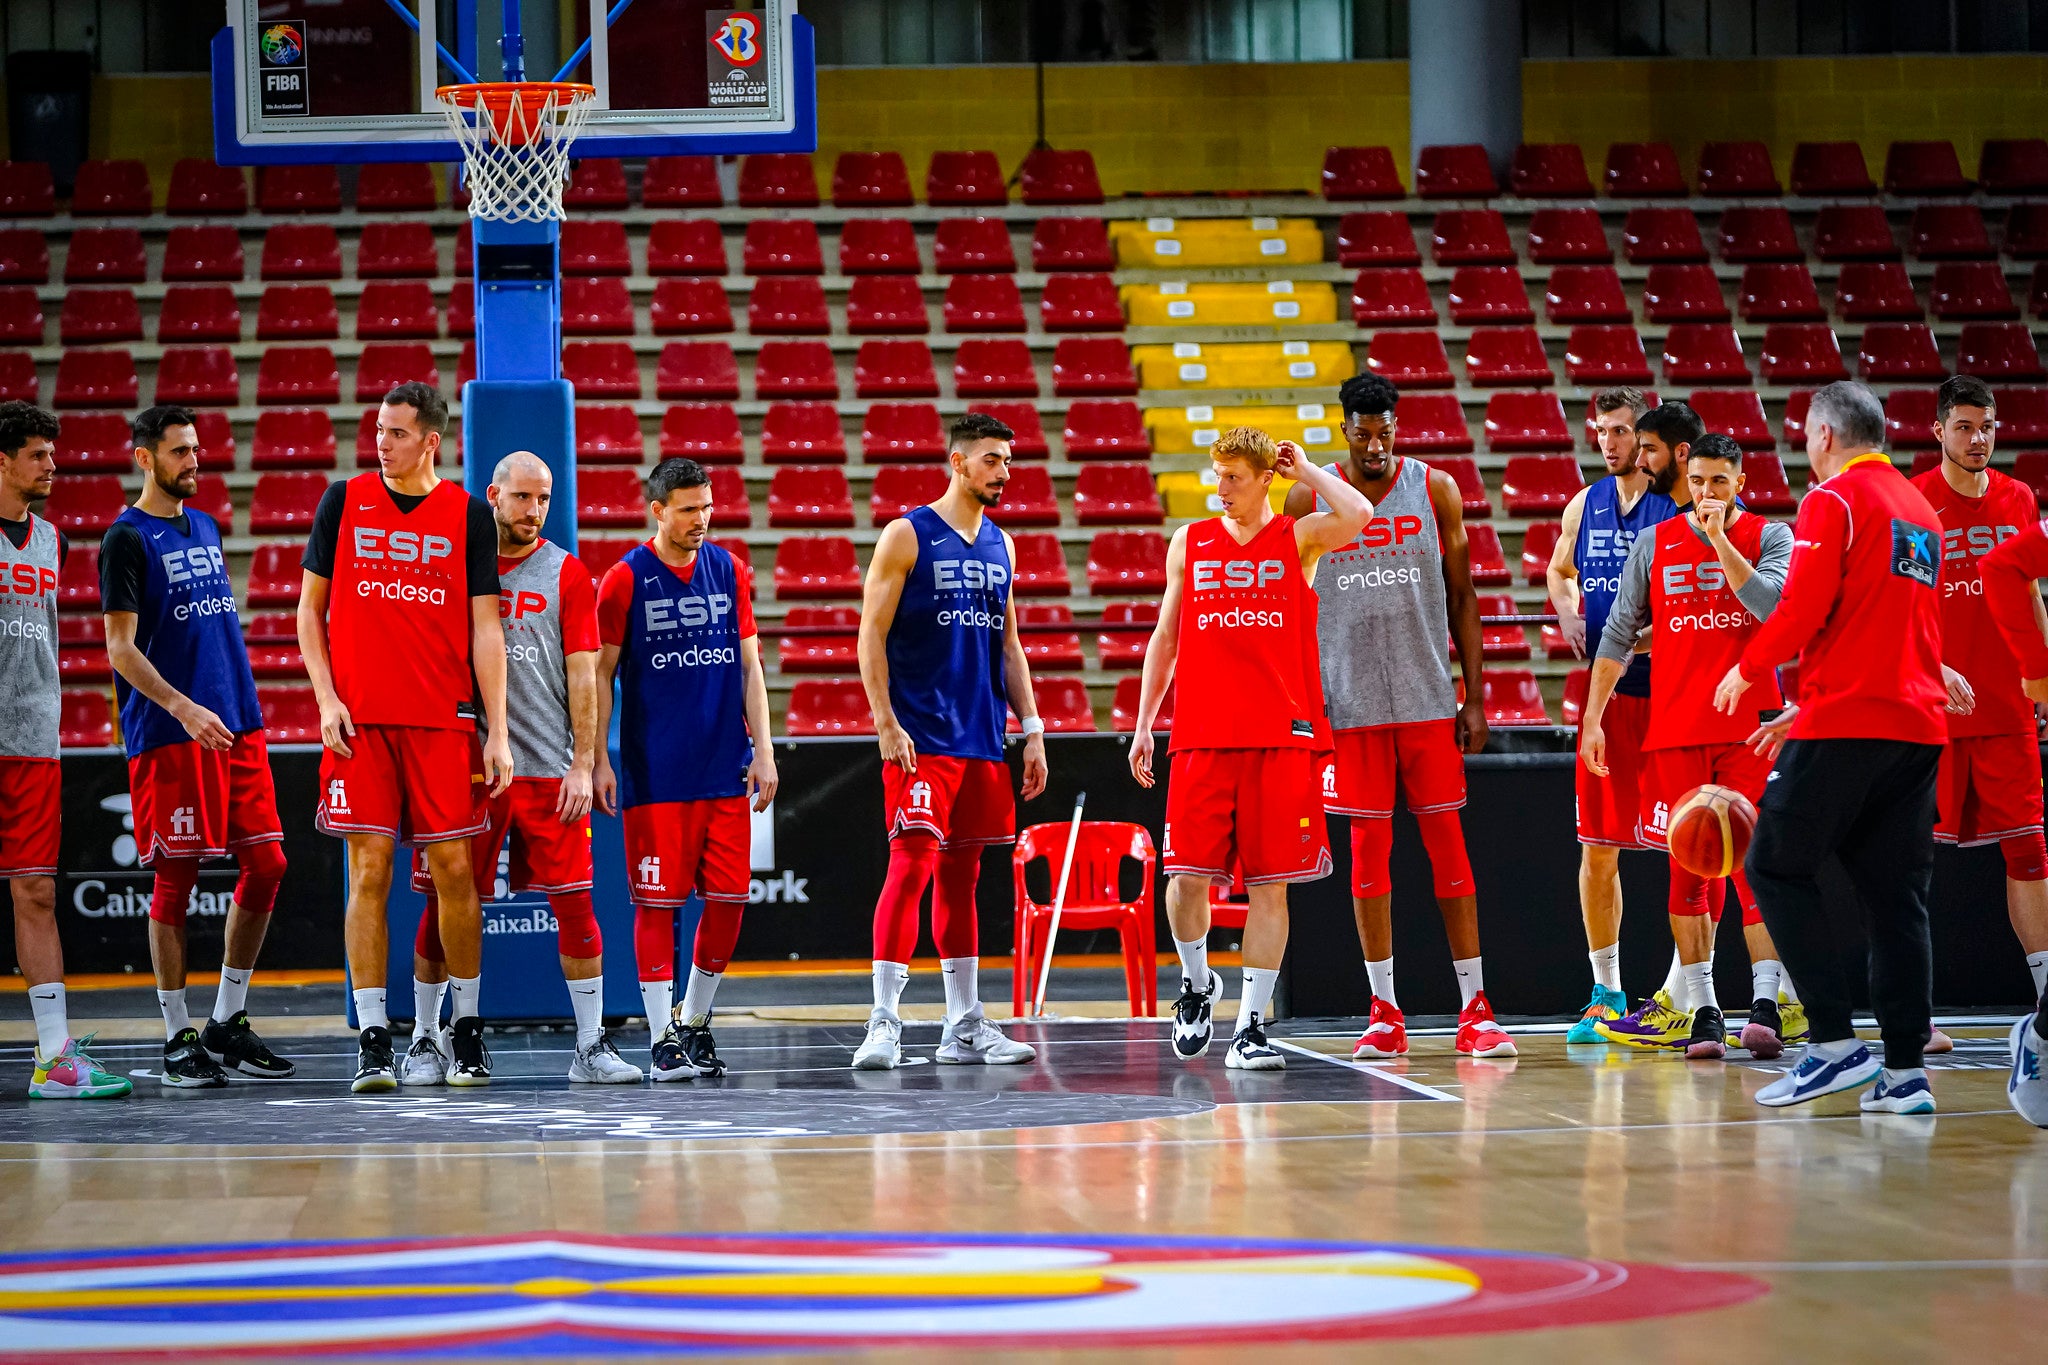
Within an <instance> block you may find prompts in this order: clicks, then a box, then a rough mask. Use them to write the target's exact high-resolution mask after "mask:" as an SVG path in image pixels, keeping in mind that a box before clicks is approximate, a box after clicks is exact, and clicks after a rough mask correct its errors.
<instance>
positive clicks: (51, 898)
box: [0, 402, 132, 1100]
mask: <svg viewBox="0 0 2048 1365" xmlns="http://www.w3.org/2000/svg"><path fill="white" fill-rule="evenodd" d="M56 440H57V418H56V415H55V414H54V413H50V412H46V411H44V410H43V409H42V408H39V407H37V406H36V405H35V404H33V403H22V402H7V403H0V809H4V810H5V811H6V813H7V818H6V819H4V820H0V880H5V881H6V882H7V883H8V888H9V891H10V894H11V895H12V897H13V901H14V959H15V961H16V962H17V963H19V964H20V966H21V974H22V976H23V977H24V978H26V979H27V981H28V1003H29V1009H30V1010H31V1012H33V1013H34V1015H35V1022H36V1054H35V1070H34V1072H33V1073H32V1074H31V1076H30V1078H29V1083H28V1093H29V1094H31V1095H33V1096H35V1097H36V1098H38V1099H46V1100H99V1099H111V1098H113V1097H115V1096H117V1095H125V1094H127V1093H128V1092H129V1090H130V1089H132V1086H131V1085H130V1083H129V1081H128V1079H127V1077H125V1076H116V1075H114V1074H113V1073H112V1072H110V1071H107V1070H105V1069H104V1068H103V1067H101V1066H100V1064H99V1063H98V1062H96V1061H94V1060H93V1058H92V1056H91V1054H89V1053H88V1052H87V1051H86V1050H85V1048H86V1044H87V1043H89V1042H91V1041H92V1040H91V1039H90V1038H73V1037H72V1036H71V1021H70V1018H69V1016H68V1014H67V1013H66V1010H65V1002H64V946H63V944H62V943H61V942H60V941H59V940H58V937H57V876H56V873H57V848H58V844H59V842H60V839H59V835H60V833H61V828H60V826H61V821H62V819H63V810H64V803H63V795H62V791H61V785H62V769H61V768H60V766H59V763H58V720H59V715H60V712H61V709H62V703H63V693H62V689H61V688H60V686H59V684H58V677H57V577H58V574H59V572H60V571H61V570H62V569H63V567H64V556H65V553H66V548H67V547H66V545H65V541H64V533H63V532H62V531H59V530H58V529H57V528H56V527H55V526H52V525H51V524H50V523H49V522H47V521H45V520H43V519H42V518H41V517H39V516H37V515H35V510H34V509H36V508H38V507H41V506H42V505H43V503H44V502H45V501H46V500H47V499H48V498H49V496H50V489H51V487H52V486H53V485H54V484H55V482H56V473H57V458H56V455H57V450H56V445H55V442H56Z"/></svg>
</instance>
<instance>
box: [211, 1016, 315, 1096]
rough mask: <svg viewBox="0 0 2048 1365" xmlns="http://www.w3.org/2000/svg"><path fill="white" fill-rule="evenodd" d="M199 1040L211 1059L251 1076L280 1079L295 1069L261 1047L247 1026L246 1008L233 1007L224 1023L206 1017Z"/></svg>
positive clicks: (268, 1079) (265, 1079)
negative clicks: (236, 1008)
mask: <svg viewBox="0 0 2048 1365" xmlns="http://www.w3.org/2000/svg"><path fill="white" fill-rule="evenodd" d="M199 1040H200V1042H201V1043H202V1044H203V1045H204V1046H205V1048H206V1051H207V1053H208V1054H209V1055H210V1056H212V1057H213V1059H214V1060H215V1061H217V1062H219V1063H220V1064H221V1065H222V1066H224V1067H226V1068H227V1069H228V1070H229V1071H239V1072H240V1073H241V1074H242V1075H244V1076H254V1077H255V1078H256V1079H258V1080H262V1081H282V1080H286V1079H288V1078H290V1077H292V1076H296V1075H297V1074H298V1072H299V1069H298V1068H297V1067H296V1066H293V1065H292V1064H291V1063H290V1062H288V1061H286V1060H285V1059H284V1058H282V1057H280V1056H278V1055H277V1054H276V1053H274V1052H272V1051H271V1050H270V1049H269V1048H268V1047H265V1046H264V1044H263V1040H262V1039H261V1038H259V1037H257V1036H256V1030H255V1029H253V1028H250V1027H249V1012H248V1011H247V1010H237V1011H236V1012H235V1017H234V1018H232V1019H230V1020H228V1021H227V1022H226V1023H225V1024H223V1023H222V1022H221V1021H220V1020H218V1019H209V1020H207V1021H206V1032H205V1033H203V1034H201V1035H200V1038H199Z"/></svg>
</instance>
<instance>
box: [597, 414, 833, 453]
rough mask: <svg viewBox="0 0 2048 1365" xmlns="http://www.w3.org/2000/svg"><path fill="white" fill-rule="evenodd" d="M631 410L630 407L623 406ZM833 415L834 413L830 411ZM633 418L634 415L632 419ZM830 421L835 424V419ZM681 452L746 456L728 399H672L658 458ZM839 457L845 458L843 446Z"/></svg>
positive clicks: (663, 416)
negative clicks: (681, 401)
mask: <svg viewBox="0 0 2048 1365" xmlns="http://www.w3.org/2000/svg"><path fill="white" fill-rule="evenodd" d="M627 411H629V412H630V411H631V409H630V408H629V409H627ZM833 415H834V418H835V419H836V418H837V416H838V414H836V413H835V414H833ZM635 420H636V422H637V420H638V419H637V418H636V419H635ZM834 425H835V426H836V425H837V422H836V420H835V422H834ZM672 455H681V456H684V457H686V458H688V459H692V460H696V461H697V462H698V463H700V464H737V463H739V462H740V461H741V460H743V459H745V458H746V446H745V444H744V442H743V441H742V439H741V437H740V419H739V414H738V413H737V412H735V411H734V410H733V407H732V404H730V403H672V404H670V405H669V409H668V411H667V412H665V413H663V414H662V416H661V458H662V459H664V460H666V459H668V458H669V457H670V456H672ZM840 458H841V459H845V458H846V451H845V447H844V446H842V447H841V448H840Z"/></svg>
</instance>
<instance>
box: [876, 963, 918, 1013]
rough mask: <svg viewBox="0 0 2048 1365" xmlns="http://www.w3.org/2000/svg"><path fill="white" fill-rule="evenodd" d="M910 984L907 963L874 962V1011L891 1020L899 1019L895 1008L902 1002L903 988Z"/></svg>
mask: <svg viewBox="0 0 2048 1365" xmlns="http://www.w3.org/2000/svg"><path fill="white" fill-rule="evenodd" d="M909 984H910V964H909V963H908V962H884V961H882V960H881V959H879V958H877V959H876V960H875V1010H876V1012H877V1013H880V1014H885V1015H887V1016H888V1017H889V1018H891V1019H899V1020H900V1019H901V1018H902V1017H903V1016H902V1015H900V1014H898V1013H897V1012H896V1007H897V1005H899V1004H900V1003H902V1000H903V988H904V987H905V986H908V985H909Z"/></svg>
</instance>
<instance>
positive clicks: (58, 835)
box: [0, 758, 139, 881]
mask: <svg viewBox="0 0 2048 1365" xmlns="http://www.w3.org/2000/svg"><path fill="white" fill-rule="evenodd" d="M63 773H64V768H63V765H62V764H60V763H59V762H58V761H57V760H56V759H54V758H0V881H4V880H6V879H7V878H9V877H48V876H55V875H56V873H57V846H58V844H59V843H60V842H62V838H63V833H64V828H63V817H64V797H63V791H62V788H63ZM138 828H139V826H138Z"/></svg>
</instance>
